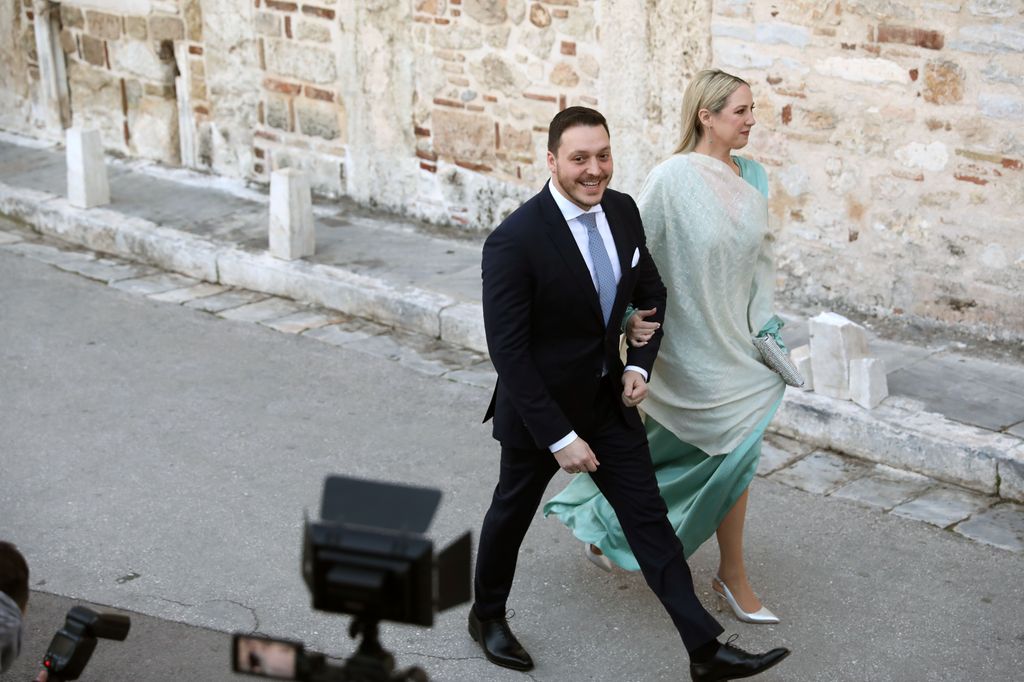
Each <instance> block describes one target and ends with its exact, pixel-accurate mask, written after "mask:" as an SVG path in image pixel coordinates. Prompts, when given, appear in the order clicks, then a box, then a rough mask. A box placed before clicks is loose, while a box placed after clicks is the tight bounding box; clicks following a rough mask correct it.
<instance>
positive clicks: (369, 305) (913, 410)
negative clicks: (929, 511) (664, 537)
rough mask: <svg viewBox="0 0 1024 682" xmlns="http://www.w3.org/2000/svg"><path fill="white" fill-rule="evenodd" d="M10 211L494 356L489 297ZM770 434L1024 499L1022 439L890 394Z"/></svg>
mask: <svg viewBox="0 0 1024 682" xmlns="http://www.w3.org/2000/svg"><path fill="white" fill-rule="evenodd" d="M0 214H3V215H7V216H9V217H11V218H14V219H16V220H19V221H21V222H24V223H26V224H28V225H29V226H31V227H32V228H33V229H35V230H36V231H37V232H39V233H41V234H43V235H46V236H49V237H55V238H57V239H61V240H63V241H67V242H71V243H73V244H77V245H80V246H84V247H86V248H89V249H92V250H95V251H100V252H104V253H109V254H114V255H118V256H122V257H125V258H129V259H132V260H135V261H139V262H142V263H145V264H149V265H154V266H156V267H159V268H161V269H163V270H169V271H173V272H179V273H181V274H185V275H189V276H191V277H196V278H199V279H203V280H206V281H208V282H215V283H219V284H223V285H227V286H235V287H242V288H245V289H251V290H253V291H259V292H263V293H268V294H273V295H276V296H283V297H287V298H292V299H295V300H297V301H302V302H304V303H312V304H316V305H322V306H325V307H327V308H331V309H334V310H338V311H341V312H343V313H346V314H349V315H355V316H358V317H365V318H368V319H372V320H375V321H377V322H381V323H383V324H387V325H390V326H394V327H399V328H402V329H406V330H409V331H413V332H417V333H421V334H426V335H428V336H432V337H434V338H439V339H441V340H442V341H445V342H446V343H451V344H453V345H457V346H461V347H464V348H469V349H472V350H475V351H480V352H483V353H486V352H487V342H486V338H485V336H484V326H483V313H482V309H481V306H480V304H479V303H467V302H460V301H457V300H455V299H453V298H451V297H449V296H446V295H443V294H439V293H437V292H433V291H428V290H424V289H419V288H416V287H397V286H394V285H393V284H391V283H389V282H387V281H385V280H382V279H379V278H375V277H369V276H366V275H360V274H356V273H353V272H350V271H348V270H345V269H343V268H339V267H334V266H330V265H323V264H319V263H310V262H308V261H304V260H298V261H284V260H279V259H277V258H274V257H272V256H270V255H269V253H267V252H265V251H259V252H255V251H247V250H244V249H240V248H237V247H235V246H233V245H230V244H224V243H217V242H215V241H212V240H210V239H206V238H203V237H198V236H196V235H193V234H190V233H187V232H183V231H180V230H175V229H172V228H167V227H162V226H160V225H158V224H156V223H153V222H150V221H148V220H144V219H141V218H134V217H129V216H124V215H122V214H120V213H117V212H115V211H111V210H108V209H103V208H94V209H88V210H86V209H79V208H75V207H73V206H71V205H70V204H69V203H68V202H67V201H66V200H65V199H63V198H61V197H57V196H55V195H52V194H49V193H45V192H38V191H34V190H30V189H23V188H18V187H12V186H10V185H7V184H4V183H0ZM771 430H772V431H774V432H777V433H780V434H782V435H785V436H790V437H792V438H797V439H799V440H801V441H805V442H808V443H811V444H813V445H815V446H818V447H823V448H829V449H832V450H836V451H839V452H842V453H846V454H849V455H853V456H855V457H858V458H861V459H865V460H868V461H872V462H878V463H881V464H887V465H889V466H894V467H897V468H900V469H906V470H910V471H915V472H918V473H921V474H925V475H927V476H931V477H933V478H937V479H940V480H943V481H947V482H949V483H953V484H955V485H960V486H963V487H966V488H969V489H971V490H976V491H978V492H982V493H985V494H999V495H1001V496H1002V497H1004V498H1007V499H1013V500H1020V501H1024V439H1020V438H1017V437H1015V436H1011V435H1007V434H1000V433H994V432H991V431H986V430H984V429H980V428H977V427H973V426H967V425H964V424H960V423H958V422H954V421H952V420H950V419H947V418H946V417H944V416H943V415H940V414H934V413H929V412H925V411H924V410H922V409H921V408H920V406H917V405H915V404H913V401H909V400H903V399H900V398H898V397H893V398H889V399H888V400H887V401H886V402H885V403H884V404H883V405H880V406H879V407H877V408H875V409H873V410H866V409H863V408H861V407H859V406H858V405H855V404H854V403H852V402H848V401H841V400H834V399H831V398H826V397H824V396H821V395H818V394H816V393H809V392H803V391H797V390H792V389H790V390H787V392H786V396H785V400H784V401H783V405H782V407H781V408H780V410H779V413H778V415H777V416H776V418H775V420H774V421H773V423H772V426H771Z"/></svg>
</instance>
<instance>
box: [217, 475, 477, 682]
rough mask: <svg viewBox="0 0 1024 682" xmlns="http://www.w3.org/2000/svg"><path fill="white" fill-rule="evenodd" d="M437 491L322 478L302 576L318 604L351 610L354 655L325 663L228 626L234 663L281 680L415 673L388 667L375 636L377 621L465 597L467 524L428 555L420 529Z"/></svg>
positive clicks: (422, 676)
mask: <svg viewBox="0 0 1024 682" xmlns="http://www.w3.org/2000/svg"><path fill="white" fill-rule="evenodd" d="M440 500H441V491H439V490H435V489H433V488H420V487H413V486H406V485H396V484H392V483H382V482H377V481H366V480H360V479H355V478H349V477H345V476H329V477H328V478H327V479H326V480H325V481H324V490H323V497H322V499H321V503H320V519H321V520H320V521H318V522H316V523H310V522H309V519H308V518H307V519H306V524H305V531H304V542H303V551H302V576H303V578H304V580H305V582H306V585H307V586H308V587H309V590H310V594H311V597H312V605H313V608H314V609H317V610H318V611H327V612H330V613H347V614H350V615H352V616H353V619H352V622H351V624H350V626H349V636H350V637H352V638H360V637H361V638H362V641H361V642H360V644H359V648H358V650H357V651H356V653H355V654H353V655H352V656H351V657H349V658H348V659H347V660H346V661H345V664H344V665H342V666H333V665H330V664H329V663H328V662H327V659H326V657H325V656H323V655H322V654H317V653H312V652H306V651H305V649H304V647H303V645H302V644H301V643H298V642H291V641H287V640H276V639H269V638H265V637H256V636H252V635H243V634H235V635H234V639H233V642H232V660H233V664H232V667H233V669H234V671H235V672H238V673H246V674H250V675H259V676H262V677H272V678H275V679H286V680H310V681H312V682H321V681H325V682H326V681H338V680H340V681H344V682H397V681H400V680H406V681H409V682H413V681H416V682H422V681H425V680H427V679H428V677H427V675H426V673H425V672H424V671H423V670H421V669H419V668H409V669H406V670H401V671H397V672H396V671H395V662H394V657H393V656H392V655H391V654H390V653H389V652H388V651H387V650H385V649H384V648H383V647H382V646H381V644H380V641H379V639H378V627H379V623H380V621H382V620H387V621H392V622H396V623H409V624H412V625H421V626H425V627H429V626H431V625H433V624H434V614H435V613H437V612H439V611H444V610H445V609H448V608H451V607H453V606H457V605H459V604H462V603H464V602H466V601H469V598H470V589H471V587H470V586H471V576H470V552H471V539H470V534H469V533H468V532H467V533H465V534H463V535H462V536H461V537H459V538H458V539H457V540H456V541H455V542H453V543H452V544H451V545H449V546H448V547H446V548H445V549H444V550H442V551H441V552H439V553H438V554H437V555H436V556H435V555H434V544H433V542H432V541H431V540H429V539H428V538H426V537H424V536H423V533H424V532H425V531H426V530H427V528H428V527H429V526H430V522H431V521H432V520H433V518H434V513H435V512H436V511H437V507H438V504H439V503H440Z"/></svg>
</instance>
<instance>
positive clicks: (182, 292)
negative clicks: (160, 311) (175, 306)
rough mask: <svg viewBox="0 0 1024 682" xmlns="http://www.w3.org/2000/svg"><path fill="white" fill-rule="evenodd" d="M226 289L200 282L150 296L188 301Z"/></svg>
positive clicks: (214, 294) (173, 300)
mask: <svg viewBox="0 0 1024 682" xmlns="http://www.w3.org/2000/svg"><path fill="white" fill-rule="evenodd" d="M227 290H228V287H226V286H223V285H220V284H211V283H210V282H200V283H199V284H194V285H192V286H190V287H185V288H184V289H171V290H170V291H165V292H163V293H160V294H152V295H151V296H150V298H151V299H153V300H154V301H165V302H167V303H188V302H189V301H194V300H196V299H199V298H205V297H207V296H216V295H217V294H220V293H223V292H225V291H227Z"/></svg>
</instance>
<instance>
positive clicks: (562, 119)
mask: <svg viewBox="0 0 1024 682" xmlns="http://www.w3.org/2000/svg"><path fill="white" fill-rule="evenodd" d="M576 126H604V131H605V132H606V133H608V136H609V137H611V134H612V133H611V131H610V130H608V121H606V120H605V119H604V116H602V115H601V112H600V111H597V110H596V109H588V108H587V107H569V108H568V109H562V110H561V111H559V112H558V113H557V114H555V117H554V118H553V119H551V125H549V126H548V151H549V152H551V153H552V154H557V153H558V146H559V145H560V144H561V143H562V133H564V132H565V131H566V130H568V129H569V128H574V127H576Z"/></svg>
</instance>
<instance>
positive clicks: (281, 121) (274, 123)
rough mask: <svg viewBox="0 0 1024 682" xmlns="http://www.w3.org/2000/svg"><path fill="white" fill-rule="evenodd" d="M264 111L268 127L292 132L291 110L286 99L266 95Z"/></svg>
mask: <svg viewBox="0 0 1024 682" xmlns="http://www.w3.org/2000/svg"><path fill="white" fill-rule="evenodd" d="M265 111H266V121H267V125H268V126H270V127H271V128H277V129H278V130H286V131H289V132H290V131H291V130H292V109H291V103H290V101H289V100H288V99H287V98H285V97H277V96H275V95H267V106H266V110H265Z"/></svg>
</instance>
